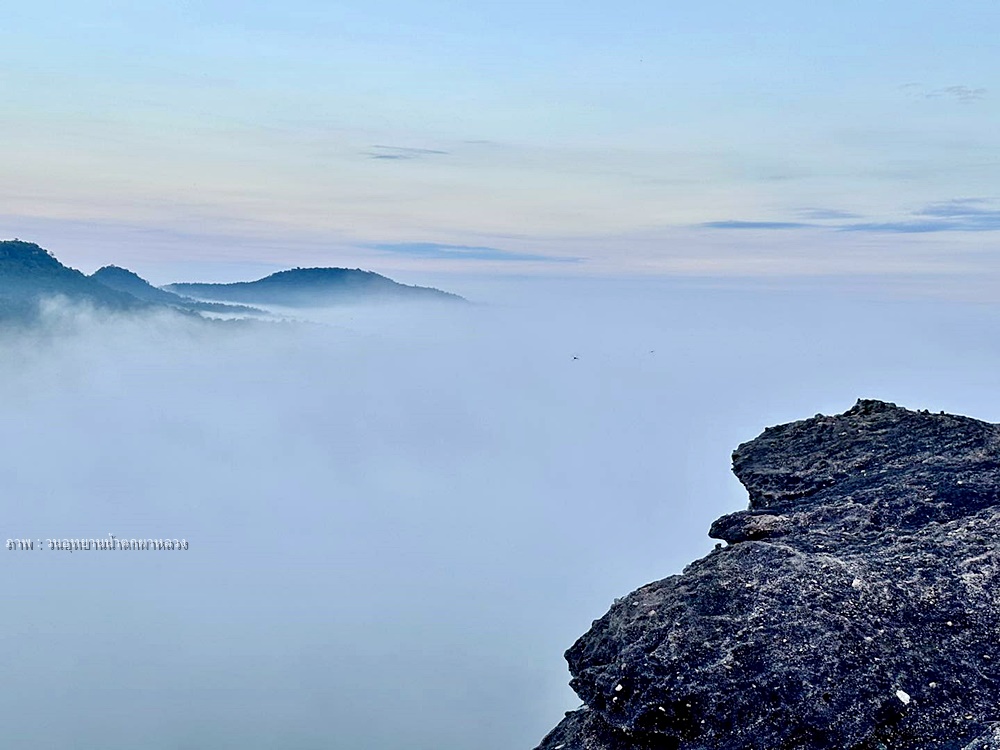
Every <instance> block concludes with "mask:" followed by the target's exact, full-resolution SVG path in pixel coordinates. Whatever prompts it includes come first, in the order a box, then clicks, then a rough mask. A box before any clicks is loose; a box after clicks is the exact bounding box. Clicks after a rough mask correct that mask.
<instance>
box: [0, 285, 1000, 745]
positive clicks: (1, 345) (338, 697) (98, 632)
mask: <svg viewBox="0 0 1000 750" xmlns="http://www.w3.org/2000/svg"><path fill="white" fill-rule="evenodd" d="M451 286H455V291H457V292H460V293H463V294H465V295H466V296H468V297H470V298H472V299H474V300H476V301H479V302H481V303H483V304H480V305H469V306H461V307H460V308H459V307H454V308H447V309H445V308H441V307H435V308H427V309H424V308H414V307H406V308H376V309H369V308H344V309H331V310H326V311H323V312H322V313H313V314H312V318H313V320H314V322H313V323H310V324H303V325H299V324H259V323H257V324H233V323H218V324H209V323H204V322H194V321H191V320H184V319H181V318H179V317H178V316H164V315H157V316H153V317H148V316H141V317H128V318H123V317H119V316H106V315H95V314H93V313H87V312H82V313H81V312H80V311H78V310H75V309H70V308H66V307H65V306H60V305H58V304H56V305H53V306H50V308H49V309H48V310H47V311H46V314H45V319H44V322H43V324H42V325H41V327H39V328H36V329H34V330H33V331H31V332H28V333H24V332H17V331H13V332H12V331H7V332H5V333H4V334H3V335H2V337H0V349H2V353H3V356H2V357H0V377H2V378H3V382H4V386H5V388H4V393H5V396H4V398H3V399H2V400H0V444H2V445H3V446H4V449H3V453H2V457H0V477H2V486H3V489H4V497H5V498H6V501H7V504H6V506H5V514H4V529H5V532H6V533H5V534H4V536H5V537H6V538H29V539H41V540H44V539H46V538H82V537H106V536H107V535H108V534H114V535H116V536H117V537H119V538H133V537H152V538H161V537H162V538H178V539H181V538H183V539H186V540H188V542H189V544H190V549H189V550H187V551H179V552H169V553H167V552H142V551H133V550H129V551H122V550H119V551H114V552H112V551H91V552H89V553H88V552H81V551H77V552H61V551H49V550H47V549H43V550H35V551H31V552H20V551H18V552H14V551H3V550H0V552H2V554H4V555H5V567H6V569H7V570H6V573H5V575H4V578H3V583H2V584H0V593H2V595H3V597H4V601H6V602H8V611H7V616H6V617H5V618H4V620H3V624H2V625H0V636H2V638H3V639H4V641H5V642H6V643H8V644H12V647H11V648H8V649H5V651H4V657H3V665H4V670H5V674H7V675H8V680H7V682H6V687H5V688H4V689H3V690H2V691H0V722H2V724H3V726H4V733H5V737H6V738H7V742H8V743H10V744H12V745H13V744H17V743H21V742H23V743H29V742H30V743H31V744H33V745H34V746H38V747H52V746H57V745H61V746H66V747H81V748H89V747H106V746H107V745H108V744H114V742H115V741H118V740H122V741H132V740H133V738H141V740H138V739H136V740H135V741H140V742H141V744H142V746H143V747H145V748H152V749H153V750H158V749H159V748H163V749H166V748H171V749H173V748H177V747H237V746H238V747H241V748H249V749H250V750H263V749H264V748H275V747H294V748H296V749H297V750H302V749H305V750H311V749H313V748H315V749H317V750H318V749H319V748H324V749H328V748H331V747H343V748H355V747H369V748H385V749H386V750H390V749H392V748H407V750H467V749H468V748H470V747H476V748H482V750H501V749H503V750H509V748H512V747H523V748H527V747H532V746H533V745H534V744H535V743H536V742H537V740H538V739H540V737H541V735H542V734H543V733H544V732H545V731H547V729H548V728H550V727H551V726H552V724H553V723H554V722H555V721H556V720H558V719H559V718H560V716H561V712H562V711H563V710H567V709H570V708H573V707H574V706H575V705H576V701H575V700H574V697H573V696H572V695H571V694H570V692H569V691H568V689H567V688H566V686H565V683H566V681H567V675H566V672H565V667H564V664H563V662H562V658H561V654H562V651H563V650H564V649H565V648H567V647H568V646H569V645H570V644H571V643H572V642H573V640H574V639H575V638H576V637H577V636H578V635H579V634H581V633H582V632H583V631H584V630H585V629H586V628H587V627H588V626H589V624H590V621H591V620H592V619H594V618H595V617H598V616H600V615H601V614H603V612H604V611H605V610H606V608H607V606H608V605H609V604H610V603H611V601H612V599H613V598H614V597H616V596H621V595H622V594H624V593H626V592H627V591H629V590H631V589H633V588H635V587H636V586H638V585H641V584H643V583H646V582H647V581H651V580H654V579H657V578H660V577H663V576H666V575H668V574H671V573H675V572H678V571H679V570H680V568H681V567H682V566H683V565H684V564H685V563H686V562H688V561H689V560H691V559H692V558H694V557H697V556H699V555H701V554H703V553H704V552H706V551H708V550H709V549H710V548H711V544H712V542H711V541H710V540H709V539H707V537H706V536H705V531H706V529H707V527H708V525H709V522H710V521H711V520H712V519H713V518H715V517H716V516H717V515H720V514H721V513H723V512H728V511H732V510H736V509H738V508H739V507H741V506H742V505H743V504H744V503H745V495H744V493H743V492H742V490H741V489H740V488H739V487H738V485H737V483H736V482H735V480H734V479H733V478H732V476H731V475H730V473H729V454H730V451H731V450H732V449H733V448H734V447H735V446H736V445H737V444H738V443H739V442H741V441H743V440H747V439H749V438H751V437H753V436H754V435H756V434H757V433H759V432H760V431H761V429H762V428H763V427H764V426H765V425H767V424H774V423H777V422H783V421H787V420H789V419H794V418H800V417H806V416H810V415H811V414H813V413H815V412H816V411H839V410H842V409H844V408H847V407H848V406H850V405H851V403H852V402H853V401H854V399H855V398H857V397H858V396H867V397H879V398H886V399H890V400H897V401H899V402H901V403H903V404H906V405H907V406H910V407H914V408H925V407H926V408H931V409H935V410H936V409H948V410H954V411H959V412H966V413H973V414H975V415H977V416H979V417H982V418H986V419H994V420H996V419H1000V401H998V400H997V396H996V391H995V373H996V370H997V366H998V365H1000V361H998V360H1000V356H998V355H997V353H996V352H995V351H993V350H991V349H990V348H987V347H983V346H982V342H983V341H989V340H993V339H994V338H995V332H996V326H997V319H996V315H995V314H994V313H992V312H991V311H984V309H983V308H981V307H977V308H964V307H959V306H953V305H946V304H938V303H933V304H932V303H924V302H899V301H895V302H893V301H890V300H885V299H878V300H871V299H866V298H864V297H863V296H861V295H859V294H857V293H844V292H842V291H837V290H831V289H818V290H817V289H810V290H800V291H798V292H793V291H781V290H776V289H774V288H770V287H767V286H761V287H746V286H743V287H738V286H732V283H731V282H730V286H728V287H726V286H723V285H721V284H711V283H705V282H701V283H694V282H689V283H680V282H669V283H668V282H654V281H649V282H641V283H640V282H627V283H626V282H610V281H603V282H599V283H598V282H590V281H573V282H569V281H564V282H557V281H549V282H542V281H524V282H521V283H519V284H516V285H515V284H506V285H500V284H499V283H496V282H491V283H482V282H481V283H480V284H479V286H478V287H475V288H474V287H473V286H472V285H469V286H468V287H467V288H466V287H463V286H462V285H460V284H459V285H457V286H456V285H455V284H452V285H451ZM13 644H16V647H15V646H14V645H13Z"/></svg>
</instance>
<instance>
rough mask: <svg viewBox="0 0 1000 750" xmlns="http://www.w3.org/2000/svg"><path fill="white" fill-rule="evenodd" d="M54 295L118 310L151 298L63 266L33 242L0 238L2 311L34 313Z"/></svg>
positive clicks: (6, 313) (139, 305)
mask: <svg viewBox="0 0 1000 750" xmlns="http://www.w3.org/2000/svg"><path fill="white" fill-rule="evenodd" d="M53 297H61V298H65V299H68V300H71V301H74V302H84V303H86V304H89V305H92V306H94V307H97V308H102V309H109V310H118V311H133V310H142V309H147V308H149V307H150V305H149V303H148V302H145V301H143V300H140V299H138V298H136V297H134V296H132V295H131V294H127V293H125V292H122V291H119V290H117V289H111V288H109V287H107V286H105V285H104V284H101V283H100V282H98V281H96V280H94V279H92V278H90V277H88V276H86V275H84V274H83V273H81V272H80V271H77V270H76V269H74V268H69V267H67V266H64V265H63V264H62V263H60V262H59V261H58V260H56V258H55V256H53V255H52V254H51V253H49V252H48V251H47V250H44V249H43V248H41V247H39V246H38V245H36V244H34V243H33V242H23V241H21V240H6V241H0V315H3V316H4V317H33V316H34V315H36V314H37V312H38V305H39V302H40V301H41V300H43V299H46V298H53Z"/></svg>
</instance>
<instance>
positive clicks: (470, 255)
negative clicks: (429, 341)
mask: <svg viewBox="0 0 1000 750" xmlns="http://www.w3.org/2000/svg"><path fill="white" fill-rule="evenodd" d="M368 247H370V248H372V249H375V250H383V251H385V252H390V253H399V254H402V255H415V256H419V257H421V258H447V259H453V260H454V259H459V260H501V261H514V260H521V261H542V262H546V263H579V262H580V261H581V260H582V258H571V257H566V256H557V255H536V254H533V253H518V252H513V251H510V250H501V249H500V248H496V247H480V246H473V245H443V244H439V243H436V242H393V243H384V244H378V245H369V246H368Z"/></svg>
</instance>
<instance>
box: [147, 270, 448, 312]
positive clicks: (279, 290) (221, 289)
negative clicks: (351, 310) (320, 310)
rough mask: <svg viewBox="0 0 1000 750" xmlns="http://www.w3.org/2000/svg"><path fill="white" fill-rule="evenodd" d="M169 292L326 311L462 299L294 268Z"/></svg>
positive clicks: (362, 274)
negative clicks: (348, 305) (335, 307)
mask: <svg viewBox="0 0 1000 750" xmlns="http://www.w3.org/2000/svg"><path fill="white" fill-rule="evenodd" d="M164 289H167V290H169V291H171V292H176V293H177V294H183V295H185V296H189V297H194V298H196V299H200V300H213V301H217V302H242V303H247V304H259V305H268V304H270V305H282V306H287V307H327V306H331V305H337V304H343V303H356V302H388V301H404V300H405V301H416V300H428V301H432V300H437V301H449V302H465V300H464V299H463V298H462V297H459V296H458V295H457V294H451V293H450V292H442V291H441V290H440V289H433V288H430V287H422V286H409V285H406V284H400V283H398V282H395V281H393V280H392V279H390V278H387V277H385V276H381V275H379V274H377V273H374V272H372V271H362V270H361V269H357V268H356V269H349V268H295V269H292V270H289V271H279V272H278V273H274V274H271V275H270V276H267V277H265V278H263V279H258V280H257V281H240V282H236V283H233V284H168V285H167V286H165V287H164Z"/></svg>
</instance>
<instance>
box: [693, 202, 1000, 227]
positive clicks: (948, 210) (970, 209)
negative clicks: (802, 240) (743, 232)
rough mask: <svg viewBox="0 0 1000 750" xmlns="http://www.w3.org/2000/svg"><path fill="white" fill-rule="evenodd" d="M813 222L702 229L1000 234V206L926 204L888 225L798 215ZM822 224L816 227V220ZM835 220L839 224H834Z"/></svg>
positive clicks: (842, 214)
mask: <svg viewBox="0 0 1000 750" xmlns="http://www.w3.org/2000/svg"><path fill="white" fill-rule="evenodd" d="M799 213H800V214H806V215H808V216H809V217H811V218H813V219H816V221H811V222H797V221H735V220H730V221H710V222H707V223H705V224H701V225H700V226H701V227H703V228H706V229H778V230H780V229H833V230H836V231H839V232H881V233H894V234H927V233H930V232H995V231H1000V204H998V202H997V201H996V200H993V199H990V198H955V199H952V200H948V201H940V202H937V203H930V204H928V205H926V206H924V207H923V208H921V209H918V210H916V211H911V212H910V214H909V215H910V217H911V218H904V219H899V220H891V221H847V220H849V219H855V220H856V219H858V218H860V217H859V216H858V215H857V214H851V213H848V212H846V211H836V210H825V209H808V210H806V211H802V212H799ZM824 219H825V220H828V221H827V222H825V223H817V222H818V221H820V220H824ZM838 220H839V221H838Z"/></svg>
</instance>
